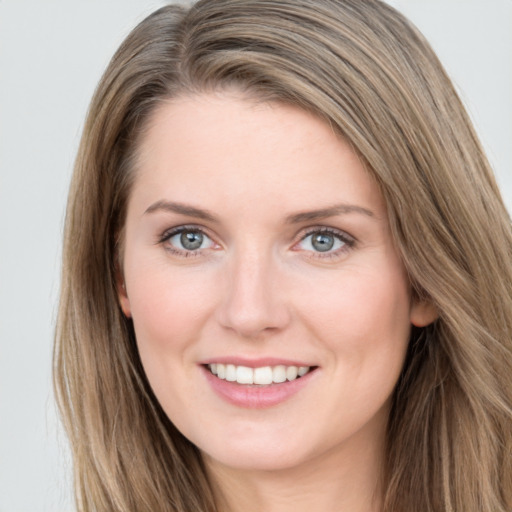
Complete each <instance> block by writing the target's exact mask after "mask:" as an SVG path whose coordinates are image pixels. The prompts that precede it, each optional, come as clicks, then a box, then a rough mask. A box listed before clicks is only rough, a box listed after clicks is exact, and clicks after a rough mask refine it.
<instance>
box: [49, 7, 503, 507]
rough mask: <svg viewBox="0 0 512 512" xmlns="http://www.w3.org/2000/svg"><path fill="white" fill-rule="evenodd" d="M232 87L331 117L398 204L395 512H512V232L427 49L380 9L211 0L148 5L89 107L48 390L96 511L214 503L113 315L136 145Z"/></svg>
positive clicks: (393, 209)
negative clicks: (182, 103) (405, 280)
mask: <svg viewBox="0 0 512 512" xmlns="http://www.w3.org/2000/svg"><path fill="white" fill-rule="evenodd" d="M224 87H237V88H239V89H241V90H243V91H246V92H248V93H249V94H251V95H255V96H256V97H258V98H262V99H264V100H268V101H278V102H285V103H289V104H293V105H296V106H298V107H300V108H303V109H306V110H308V111H310V112H312V113H314V114H315V115H317V116H319V117H321V118H322V119H325V120H326V122H329V123H330V124H331V125H332V126H333V127H334V129H336V130H337V131H339V133H340V134H341V135H342V136H343V137H344V138H345V140H347V141H348V142H349V143H350V144H351V145H352V146H353V147H354V149H355V150H356V151H357V152H358V153H359V154H360V155H361V157H362V158H363V160H364V161H365V162H366V164H367V167H368V169H369V171H370V172H371V173H372V174H373V176H374V177H375V179H376V180H377V181H378V183H379V185H380V187H381V190H382V194H383V196H384V198H385V200H386V203H387V208H388V214H389V221H390V224H391V228H392V233H393V236H394V239H395V243H396V245H397V247H398V249H399V251H400V254H401V256H402V258H403V261H404V264H405V266H406V269H407V271H408V273H409V276H410V280H411V283H412V286H413V289H414V292H415V294H416V295H417V297H418V298H419V299H421V300H428V301H432V303H433V304H434V305H435V307H436V308H437V310H438V312H439V318H438V320H437V321H436V322H435V323H434V324H432V325H430V326H428V327H427V328H424V329H421V330H413V334H412V337H411V341H410V346H409V352H408V356H407V360H406V364H405V366H404V369H403V373H402V375H401V377H400V380H399V382H398V384H397V388H396V391H395V394H394V403H393V408H392V412H391V416H390V419H389V429H388V447H387V450H388V459H387V467H386V472H385V475H384V478H385V483H386V485H385V505H384V509H385V511H387V512H410V511H422V512H449V511H460V512H462V511H463V512H482V511H492V512H510V510H511V509H512V229H511V222H510V217H509V216H508V214H507V212H506V210H505V207H504V205H503V202H502V200H501V198H500V194H499V191H498V188H497V186H496V183H495V181H494V178H493V175H492V172H491V170H490V168H489V165H488V163H487V160H486V159H485V156H484V154H483V151H482V149H481V146H480V144H479V142H478V140H477V137H476V135H475V132H474V130H473V128H472V126H471V123H470V121H469V119H468V116H467V114H466V113H465V110H464V108H463V106H462V104H461V102H460V100H459V98H458V97H457V94H456V92H455V90H454V88H453V86H452V84H451V83H450V80H449V79H448V77H447V76H446V73H445V72H444V70H443V68H442V66H441V65H440V63H439V61H438V59H437V58H436V56H435V55H434V53H433V51H432V50H431V48H430V47H429V45H428V43H427V42H426V41H425V40H424V39H423V37H422V36H421V35H420V34H419V33H418V31H417V30H416V29H415V28H414V27H413V26H412V25H411V24H410V23H409V22H408V21H407V20H406V19H404V17H403V16H401V15H400V14H399V13H397V12H396V11H395V10H393V9H392V8H391V7H389V6H387V5H386V4H384V3H382V2H380V1H378V0H365V1H361V0H315V1H312V0H244V1H241V0H201V1H199V2H198V3H196V4H195V5H193V6H192V7H190V8H188V9H185V8H183V7H178V6H167V7H164V8H162V9H160V10H159V11H157V12H155V13H154V14H152V15H150V16H149V17H148V18H147V19H146V20H144V21H143V22H142V23H141V24H140V25H139V26H137V27H136V28H135V29H134V30H133V31H132V33H131V34H130V35H129V36H128V38H127V39H126V40H125V42H124V43H123V44H122V46H121V47H120V49H119V50H118V51H117V53H116V54H115V56H114V57H113V59H112V61H111V63H110V65H109V66H108V69H107V70H106V72H105V74H104V76H103V78H102V80H101V82H100V84H99V86H98V88H97V91H96V93H95V96H94V98H93V100H92V103H91V107H90V111H89V115H88V118H87V123H86V126H85V129H84V133H83V137H82V141H81V145H80V149H79V153H78V157H77V160H76V166H75V172H74V175H73V181H72V185H71V191H70V195H69V202H68V209H67V217H66V228H65V238H64V258H63V276H62V292H61V300H60V310H59V316H58V325H57V332H56V345H55V359H54V366H55V371H54V381H55V388H56V393H57V398H58V402H59V404H60V408H61V412H62V416H63V419H64V423H65V426H66V429H67V432H68V435H69V438H70V442H71V447H72V450H73V454H74V467H75V487H76V496H77V506H78V509H79V510H83V511H123V512H126V511H131V512H133V511H155V510H158V511H162V512H164V511H173V512H178V511H179V512H193V511H198V512H199V511H202V512H206V511H214V510H216V508H215V503H214V500H213V497H212V493H211V490H210V487H209V484H208V481H207V478H206V476H205V472H204V468H203V464H202V461H201V457H200V455H199V453H198V450H197V449H196V448H195V447H194V446H193V445H192V444H191V443H190V442H189V441H187V440H186V439H185V438H184V437H183V436H182V435H181V434H180V433H179V432H178V431H177V430H176V429H175V428H174V426H173V425H172V423H171V421H170V420H169V419H168V418H167V417H166V415H165V414H164V412H163V411H162V409H161V408H160V406H159V404H158V402H157V400H156V398H155V397H154V395H153V393H152V392H151V389H150V387H149V385H148V383H147V380H146V377H145V375H144V371H143V369H142V366H141V363H140V360H139V357H138V353H137V349H136V344H135V337H134V332H133V328H132V325H131V322H130V320H128V319H126V318H125V317H124V316H123V315H122V313H121V311H120V308H119V305H118V301H117V291H116V264H117V263H116V262H117V257H118V253H119V243H120V242H122V229H123V223H124V216H125V210H126V204H127V200H128V197H129V194H130V187H131V184H132V182H133V176H134V173H135V172H136V165H135V160H136V159H135V155H136V150H137V142H138V140H139V138H140V136H141V134H142V133H143V131H144V129H145V127H146V125H147V120H148V119H149V117H150V116H151V114H152V113H153V112H154V111H155V109H157V108H158V106H159V104H160V103H161V102H162V101H163V100H165V99H167V98H169V97H173V96H174V97H175V96H177V95H183V94H194V93H200V92H205V91H209V90H214V89H218V88H224Z"/></svg>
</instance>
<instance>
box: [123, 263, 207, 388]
mask: <svg viewBox="0 0 512 512" xmlns="http://www.w3.org/2000/svg"><path fill="white" fill-rule="evenodd" d="M130 278H131V279H130ZM126 280H127V291H128V297H129V300H130V307H131V312H132V319H133V324H134V329H135V334H136V338H137V346H138V349H139V354H140V357H141V361H142V364H143V366H144V369H145V372H146V375H147V377H148V379H149V381H150V383H151V385H152V387H153V388H154V390H155V392H156V393H157V395H158V389H159V388H161V387H163V386H168V383H169V378H170V372H169V368H174V369H176V372H173V374H176V377H178V375H177V372H180V371H182V370H181V368H182V366H181V365H180V364H179V363H181V362H182V361H183V360H189V359H191V358H193V356H192V351H193V349H194V343H195V342H196V341H197V340H198V339H199V337H200V333H201V331H202V329H203V326H204V322H205V317H206V316H207V315H205V310H207V309H208V308H210V307H211V306H210V303H211V300H208V297H210V296H211V293H208V291H207V288H206V287H205V285H204V282H205V281H204V280H198V279H197V276H196V277H194V276H187V275H186V273H184V272H176V271H175V272H173V271H172V269H170V268H169V266H168V265H165V264H164V265H162V264H160V265H158V264H155V265H149V266H148V267H146V268H144V267H141V266H139V267H138V268H137V271H136V272H133V273H132V274H130V272H129V268H128V269H127V271H126ZM198 281H201V282H198ZM171 377H172V376H171Z"/></svg>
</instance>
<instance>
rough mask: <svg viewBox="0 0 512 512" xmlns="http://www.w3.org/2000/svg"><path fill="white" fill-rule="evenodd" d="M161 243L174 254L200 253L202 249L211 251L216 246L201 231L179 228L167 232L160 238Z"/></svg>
mask: <svg viewBox="0 0 512 512" xmlns="http://www.w3.org/2000/svg"><path fill="white" fill-rule="evenodd" d="M160 242H161V243H165V245H166V248H167V249H169V250H171V251H172V252H175V253H184V254H185V255H187V253H193V252H200V251H201V250H203V249H211V248H213V247H215V246H216V244H215V243H214V242H213V240H212V239H211V238H210V237H209V236H208V235H206V233H204V232H203V231H202V230H201V229H198V228H191V227H186V226H181V227H179V228H175V229H172V230H170V231H167V232H166V233H164V235H163V236H162V238H161V240H160Z"/></svg>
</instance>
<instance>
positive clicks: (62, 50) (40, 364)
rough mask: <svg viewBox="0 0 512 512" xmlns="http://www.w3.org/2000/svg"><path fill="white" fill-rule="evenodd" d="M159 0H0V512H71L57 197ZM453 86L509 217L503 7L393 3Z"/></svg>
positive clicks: (511, 36) (509, 11)
mask: <svg viewBox="0 0 512 512" xmlns="http://www.w3.org/2000/svg"><path fill="white" fill-rule="evenodd" d="M164 3H165V2H164V1H163V0H160V1H159V0H46V1H42V0H0V247H1V250H0V512H40V511H45V512H46V511H48V512H65V511H71V510H73V505H72V499H71V492H70V485H71V469H70V461H69V456H68V452H67V446H66V441H65V437H64V436H63V434H62V433H61V430H60V428H59V424H58V421H57V419H56V415H55V409H54V402H53V397H52V391H51V378H50V374H51V350H52V336H53V328H54V319H55V311H56V299H57V294H58V287H59V272H60V269H59V257H60V239H61V231H62V224H63V214H64V205H65V199H66V191H67V187H68V183H69V179H70V173H71V168H72V163H73V158H74V154H75V151H76V148H77V145H78V140H79V135H80V131H81V128H82V125H83V120H84V116H85V112H86V108H87V104H88V101H89V99H90V97H91V95H92V92H93V90H94V87H95V84H96V83H97V81H98V79H99V77H100V75H101V72H102V70H103V69H104V67H105V65H106V64H107V62H108V59H109V58H110V56H111V55H112V53H113V52H114V50H115V49H116V47H117V46H118V44H119V43H120V42H121V40H122V39H123V38H124V36H125V35H126V34H127V33H128V31H129V30H130V28H131V27H133V26H134V25H135V23H136V22H138V21H139V20H141V19H142V18H143V17H144V16H145V15H147V14H149V13H150V12H151V11H152V10H154V9H155V8H157V7H160V6H161V5H163V4H164ZM389 3H391V4H392V5H394V6H395V7H397V8H398V9H400V10H402V12H404V13H405V14H406V15H408V16H409V17H410V18H411V19H412V20H413V21H414V22H415V23H416V24H417V25H418V26H419V27H420V29H421V30H422V31H423V32H424V33H425V35H426V36H427V37H428V38H429V39H430V41H431V42H432V44H433V46H434V48H435V49H436V50H437V52H438V54H439V56H440V57H441V60H442V61H443V62H444V64H445V66H446V68H447V69H448V72H449V73H450V75H451V76H452V78H453V79H454V81H455V82H456V84H457V86H458V88H459V90H460V92H461V95H462V97H463V99H464V100H465V102H466V104H467V106H468V109H469V111H470V113H471V115H472V118H473V119H474V121H475V123H476V125H477V130H478V132H479V134H480V136H481V138H482V141H483V143H484V145H485V147H486V149H487V151H488V153H489V157H490V160H491V162H492V163H493V165H494V167H495V170H496V172H497V175H498V181H499V183H500V185H501V188H502V191H503V194H504V196H505V200H506V202H507V204H508V208H509V210H512V175H511V171H512V0H394V1H392V0H389Z"/></svg>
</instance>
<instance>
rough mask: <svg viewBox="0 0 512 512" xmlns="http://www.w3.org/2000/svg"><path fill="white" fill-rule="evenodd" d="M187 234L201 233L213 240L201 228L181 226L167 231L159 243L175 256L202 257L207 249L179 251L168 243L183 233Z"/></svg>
mask: <svg viewBox="0 0 512 512" xmlns="http://www.w3.org/2000/svg"><path fill="white" fill-rule="evenodd" d="M187 232H193V233H200V234H201V235H203V236H205V237H207V238H208V239H210V240H212V238H211V237H210V236H209V235H208V234H207V233H206V232H205V230H204V229H203V228H201V227H199V226H193V225H192V226H191V225H188V226H187V225H186V226H179V227H176V228H172V229H169V230H167V231H165V232H164V233H163V234H162V236H160V237H159V240H158V243H159V244H162V245H165V250H166V251H169V252H170V253H172V254H175V255H177V256H182V257H185V258H191V257H196V256H200V255H201V254H202V253H203V251H204V250H206V249H197V250H187V249H178V248H177V247H174V246H173V245H171V244H170V243H167V242H169V240H170V239H171V238H173V237H174V236H176V235H180V234H182V233H187ZM212 242H213V240H212ZM213 243H214V242H213Z"/></svg>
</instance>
